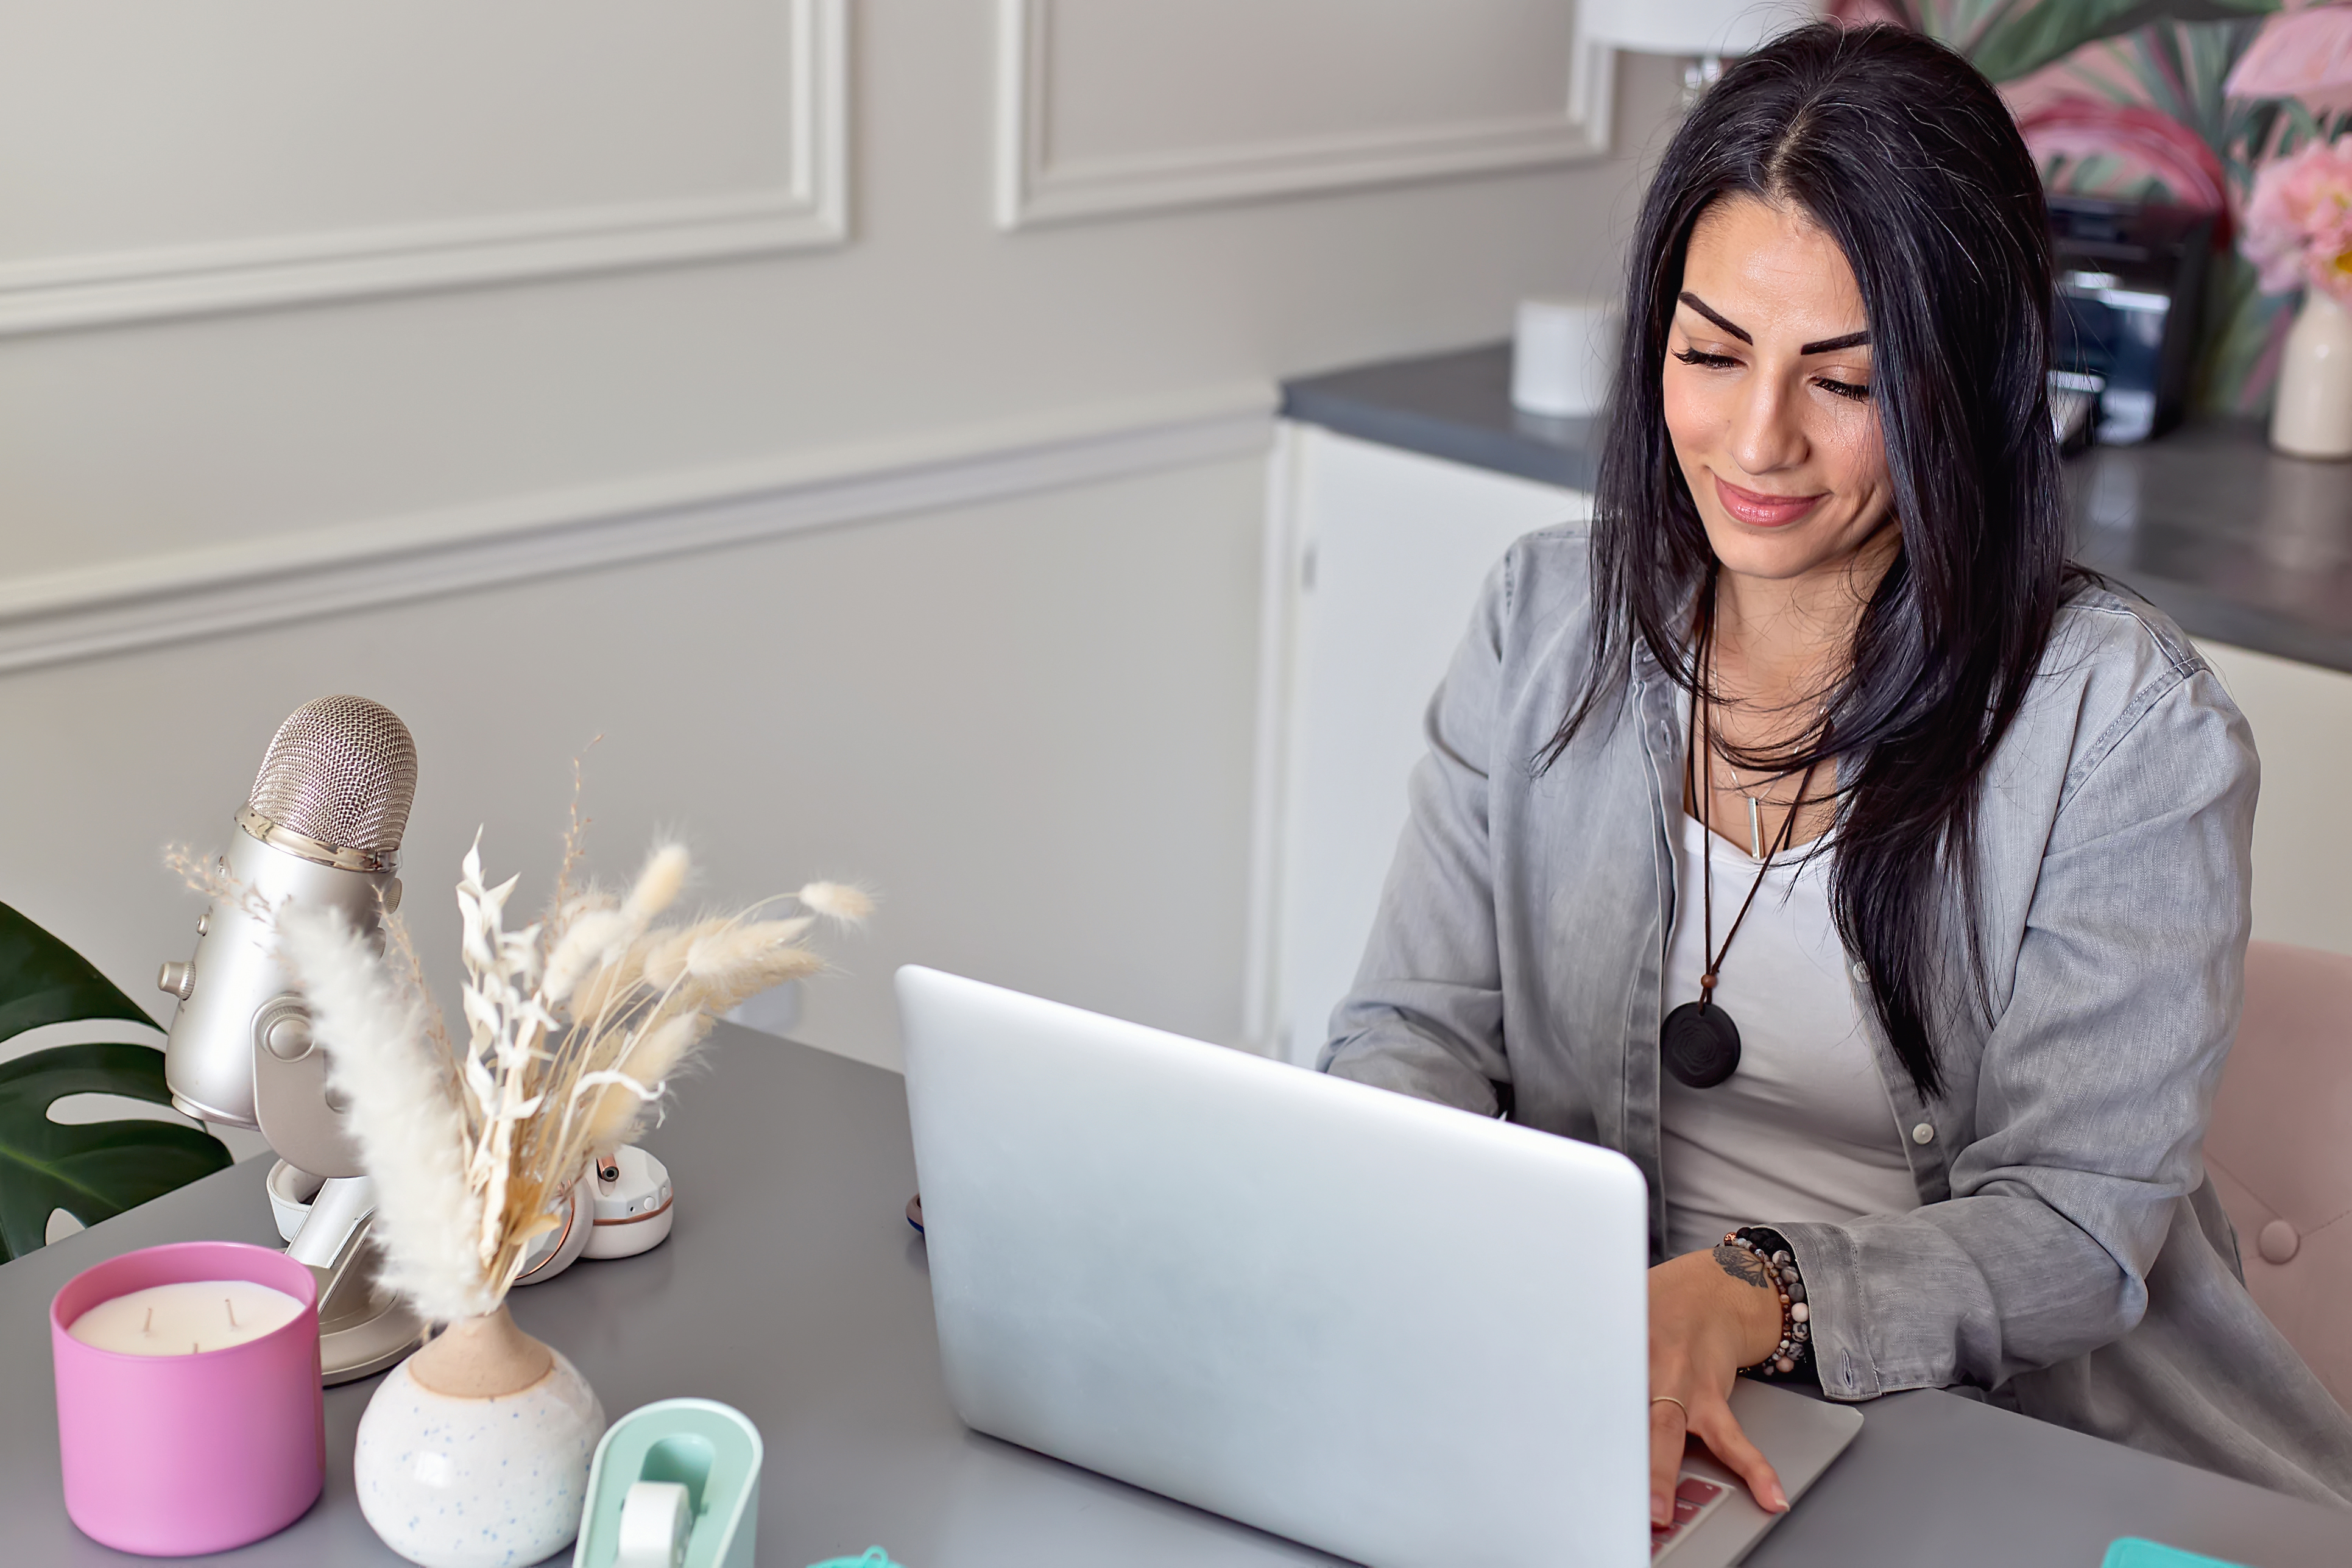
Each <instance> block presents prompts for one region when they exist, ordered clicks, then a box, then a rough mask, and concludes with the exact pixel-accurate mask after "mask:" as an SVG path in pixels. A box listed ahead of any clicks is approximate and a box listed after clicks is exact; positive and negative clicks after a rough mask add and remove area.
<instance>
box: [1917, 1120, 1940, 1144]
mask: <svg viewBox="0 0 2352 1568" xmlns="http://www.w3.org/2000/svg"><path fill="white" fill-rule="evenodd" d="M1935 1141H1936V1130H1935V1129H1934V1128H1933V1127H1930V1126H1928V1125H1927V1123H1926V1122H1924V1121H1922V1122H1921V1123H1919V1125H1918V1126H1916V1127H1914V1128H1913V1129H1911V1142H1914V1143H1933V1142H1935Z"/></svg>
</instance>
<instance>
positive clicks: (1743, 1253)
mask: <svg viewBox="0 0 2352 1568" xmlns="http://www.w3.org/2000/svg"><path fill="white" fill-rule="evenodd" d="M1715 1262H1716V1267H1717V1268H1721V1269H1722V1270H1723V1271H1724V1272H1725V1273H1726V1274H1728V1275H1730V1276H1731V1277H1732V1278H1733V1279H1737V1280H1738V1281H1739V1282H1740V1283H1741V1284H1743V1285H1753V1286H1755V1287H1756V1289H1759V1290H1769V1289H1771V1288H1772V1270H1771V1269H1770V1268H1768V1267H1767V1266H1766V1264H1765V1262H1764V1259H1762V1258H1759V1257H1758V1256H1757V1255H1756V1254H1755V1253H1753V1252H1750V1251H1748V1248H1746V1247H1734V1246H1732V1245H1731V1244H1730V1243H1729V1242H1718V1243H1717V1246H1716V1248H1715Z"/></svg>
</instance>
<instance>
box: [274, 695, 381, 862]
mask: <svg viewBox="0 0 2352 1568" xmlns="http://www.w3.org/2000/svg"><path fill="white" fill-rule="evenodd" d="M415 799H416V742H415V740H413V739H412V738H411V737H410V736H409V733H408V726H407V725H405V724H404V723H402V722H401V721H400V716H399V715H398V714H396V713H394V711H393V710H391V709H389V708H386V707H385V706H384V705H383V703H381V702H371V701H369V700H367V699H366V698H364V697H321V698H320V699H319V700H317V701H315V702H305V703H304V704H302V706H301V707H299V708H297V709H296V710H294V711H293V713H292V714H291V715H290V716H289V718H288V719H287V721H286V722H284V723H283V724H280V725H279V726H278V733H277V735H276V736H275V737H273V738H272V739H271V741H270V742H269V750H268V752H267V753H266V754H265V755H264V756H263V757H262V759H261V772H260V773H257V774H255V775H254V780H253V799H252V801H251V803H250V804H251V805H252V807H253V809H254V810H255V811H257V812H258V813H260V814H261V815H262V816H266V817H268V818H269V820H270V821H272V822H275V823H278V824H279V825H280V826H286V827H290V828H292V829H293V830H294V831H295V832H297V833H299V834H302V835H304V836H306V837H311V838H315V839H317V840H319V841H320V843H321V844H329V845H332V846H333V847H336V848H338V849H361V850H366V851H368V852H370V853H372V854H390V853H391V852H392V851H394V850H396V849H398V848H399V847H400V836H401V834H402V833H403V832H404V831H405V830H406V828H407V826H408V808H409V806H410V805H413V804H415Z"/></svg>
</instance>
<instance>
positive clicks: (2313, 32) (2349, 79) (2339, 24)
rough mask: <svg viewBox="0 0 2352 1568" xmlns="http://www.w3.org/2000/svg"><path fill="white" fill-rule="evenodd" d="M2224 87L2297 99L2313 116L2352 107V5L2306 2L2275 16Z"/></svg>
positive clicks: (2238, 93) (2234, 93) (2237, 93)
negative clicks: (2309, 3)
mask: <svg viewBox="0 0 2352 1568" xmlns="http://www.w3.org/2000/svg"><path fill="white" fill-rule="evenodd" d="M2228 90H2229V94H2230V96H2231V98H2293V99H2299V100H2302V101H2303V103H2304V105H2305V107H2306V108H2308V109H2309V110H2311V111H2312V112H2313V113H2314V114H2342V113H2344V112H2345V111H2347V110H2352V9H2347V8H2346V7H2344V6H2341V5H2307V6H2304V7H2302V8H2299V9H2294V10H2290V11H2288V12H2287V13H2286V14H2284V15H2283V16H2273V17H2272V18H2271V19H2270V20H2269V21H2267V22H2265V23H2263V30H2262V32H2261V33H2260V34H2259V35H2257V36H2256V37H2255V39H2254V41H2253V43H2252V46H2251V47H2248V48H2247V50H2246V52H2245V54H2244V55H2243V56H2242V57H2241V58H2239V60H2238V64H2237V67H2236V68H2235V69H2233V70H2231V72H2230V83H2229V89H2228Z"/></svg>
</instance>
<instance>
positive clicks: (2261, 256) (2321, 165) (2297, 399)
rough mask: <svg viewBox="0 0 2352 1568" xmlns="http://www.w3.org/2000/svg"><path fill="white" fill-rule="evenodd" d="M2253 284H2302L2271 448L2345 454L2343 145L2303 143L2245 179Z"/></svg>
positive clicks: (2347, 204)
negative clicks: (2249, 181)
mask: <svg viewBox="0 0 2352 1568" xmlns="http://www.w3.org/2000/svg"><path fill="white" fill-rule="evenodd" d="M2239 244H2240V247H2242V249H2243V250H2244V252H2245V255H2246V258H2247V259H2248V260H2249V261H2252V263H2253V264H2254V266H2255V268H2256V269H2257V270H2258V272H2259V273H2260V276H2261V283H2262V287H2263V289H2265V290H2268V291H2270V292H2273V293H2278V292H2283V291H2284V290H2285V289H2292V288H2294V287H2295V286H2296V285H2298V284H2300V285H2302V286H2303V290H2304V295H2303V310H2302V311H2301V312H2300V313H2299V314H2298V315H2297V316H2296V317H2295V319H2294V327H2293V328H2292V329H2291V330H2290V331H2288V333H2287V339H2286V345H2285V353H2284V355H2283V357H2282V358H2281V360H2280V362H2279V378H2278V388H2277V392H2276V395H2275V398H2274V401H2273V404H2272V405H2271V445H2272V446H2273V447H2277V448H2278V449H2279V450H2280V451H2282V452H2284V453H2286V454H2287V455H2288V456H2290V457H2295V458H2347V457H2352V315H2347V312H2346V310H2345V303H2346V300H2347V298H2352V142H2333V143H2330V142H2317V141H2314V142H2306V143H2305V145H2304V146H2303V147H2302V148H2301V149H2300V150H2298V151H2296V152H2294V153H2290V154H2289V155H2288V156H2286V157H2284V158H2279V159H2274V160H2273V161H2272V162H2271V163H2266V164H2264V165H2263V170H2262V172H2261V173H2260V174H2257V175H2255V177H2254V190H2253V195H2252V197H2251V198H2250V199H2249V200H2248V201H2247V203H2246V215H2245V225H2244V227H2243V229H2242V233H2241V235H2240V238H2239Z"/></svg>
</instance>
